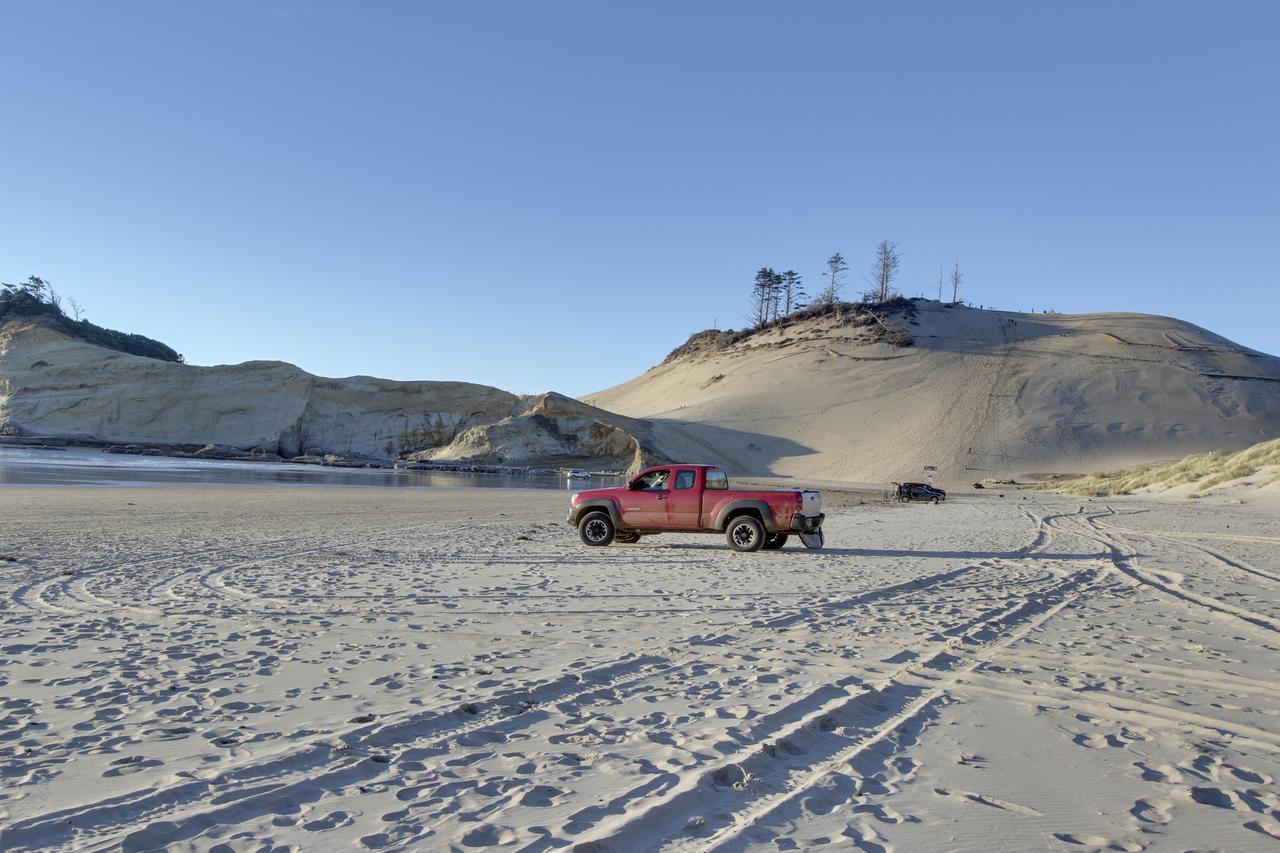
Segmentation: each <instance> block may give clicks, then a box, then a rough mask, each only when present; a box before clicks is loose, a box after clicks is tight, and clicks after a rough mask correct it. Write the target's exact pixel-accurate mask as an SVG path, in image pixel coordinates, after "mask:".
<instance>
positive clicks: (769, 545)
mask: <svg viewBox="0 0 1280 853" xmlns="http://www.w3.org/2000/svg"><path fill="white" fill-rule="evenodd" d="M786 544H787V534H785V533H770V534H768V535H766V536H765V537H764V544H763V545H761V546H760V550H762V551H777V550H780V549H781V548H782V546H783V545H786Z"/></svg>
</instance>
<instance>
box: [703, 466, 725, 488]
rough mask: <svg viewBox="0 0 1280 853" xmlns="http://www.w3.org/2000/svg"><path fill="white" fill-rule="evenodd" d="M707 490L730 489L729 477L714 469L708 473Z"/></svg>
mask: <svg viewBox="0 0 1280 853" xmlns="http://www.w3.org/2000/svg"><path fill="white" fill-rule="evenodd" d="M707 488H708V489H727V488H729V475H728V474H726V473H725V472H723V471H721V470H719V469H718V468H712V469H710V470H708V471H707Z"/></svg>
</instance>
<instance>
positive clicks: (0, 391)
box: [0, 320, 647, 468]
mask: <svg viewBox="0 0 1280 853" xmlns="http://www.w3.org/2000/svg"><path fill="white" fill-rule="evenodd" d="M553 398H554V399H553ZM607 416H608V413H605V412H600V411H599V410H595V409H591V407H589V406H584V405H583V404H581V403H578V402H576V401H574V400H570V399H568V398H566V397H561V396H560V395H542V396H541V397H533V398H527V397H524V398H522V397H518V396H516V395H515V394H510V393H508V392H506V391H502V390H500V389H497V388H491V387H488V386H485V385H474V384H471V383H466V382H394V381H390V380H385V379H375V378H372V377H367V376H355V377H350V378H346V379H325V378H322V377H318V376H313V375H311V374H309V373H307V372H306V371H304V370H301V369H299V368H297V367H295V366H293V365H291V364H285V363H283V362H267V361H253V362H246V363H244V364H237V365H227V366H218V367H194V366H190V365H184V364H173V363H169V362H163V361H156V360H154V359H148V358H139V357H137V356H131V355H126V354H123V353H118V352H114V351H112V350H106V349H102V348H100V347H96V346H93V345H91V344H87V343H84V342H83V341H79V340H76V339H74V338H71V337H68V336H67V335H65V334H63V333H62V332H60V331H57V330H54V329H51V328H49V327H48V326H45V325H43V324H42V323H40V322H39V321H32V320H19V321H10V322H8V323H5V324H4V325H2V326H0V431H3V432H7V433H9V434H18V435H23V434H29V435H41V436H56V437H60V438H66V439H71V440H91V441H100V442H111V443H121V444H124V443H135V444H148V443H154V444H191V445H195V444H218V445H226V446H228V447H233V448H240V449H246V450H250V449H252V450H259V451H264V452H267V453H275V454H278V455H280V456H283V457H294V456H299V455H303V454H308V455H320V454H326V453H331V454H339V455H342V456H349V457H350V456H355V457H370V458H375V459H382V460H394V459H400V458H416V459H449V460H467V461H473V462H478V463H484V464H511V465H533V464H553V463H557V462H560V463H564V464H580V463H592V464H599V465H606V466H610V467H622V468H626V467H629V466H630V465H632V464H633V463H634V462H635V460H636V459H637V458H647V457H645V454H644V452H643V451H641V450H640V447H641V444H642V443H644V441H645V436H644V435H643V434H644V433H647V425H646V424H645V423H644V422H642V421H633V420H632V419H629V418H616V419H614V420H616V423H609V422H607V420H608V417H607ZM601 418H605V420H601ZM627 425H630V427H631V429H633V430H635V431H636V433H641V435H637V434H636V433H633V432H632V431H631V430H629V429H628V426H627ZM637 454H639V456H638V455H637Z"/></svg>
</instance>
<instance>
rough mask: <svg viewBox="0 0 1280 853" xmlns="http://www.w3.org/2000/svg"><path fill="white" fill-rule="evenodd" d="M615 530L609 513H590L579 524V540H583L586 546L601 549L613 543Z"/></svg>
mask: <svg viewBox="0 0 1280 853" xmlns="http://www.w3.org/2000/svg"><path fill="white" fill-rule="evenodd" d="M613 537H614V528H613V519H612V518H610V517H609V513H607V512H600V511H599V510H597V511H596V512H589V513H587V514H586V515H584V516H583V517H582V520H581V521H579V522H578V538H579V539H581V540H582V543H583V544H584V545H591V546H593V547H599V546H601V545H608V544H609V543H610V542H612V541H613Z"/></svg>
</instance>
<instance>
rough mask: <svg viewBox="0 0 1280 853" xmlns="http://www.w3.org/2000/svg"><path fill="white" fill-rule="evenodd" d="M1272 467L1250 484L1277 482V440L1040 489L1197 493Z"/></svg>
mask: <svg viewBox="0 0 1280 853" xmlns="http://www.w3.org/2000/svg"><path fill="white" fill-rule="evenodd" d="M1272 468H1274V469H1275V470H1272V471H1270V472H1269V474H1268V476H1267V477H1266V479H1265V480H1264V481H1263V482H1260V483H1256V484H1254V485H1256V486H1258V487H1259V488H1261V487H1263V486H1266V485H1269V484H1271V483H1273V482H1276V481H1277V480H1280V438H1275V439H1272V440H1270V441H1264V442H1262V443H1261V444H1255V445H1254V446H1253V447H1249V448H1246V449H1245V450H1241V451H1237V452H1234V453H1233V452H1230V451H1223V450H1219V451H1213V452H1211V453H1197V454H1195V455H1193V456H1188V457H1186V458H1185V459H1180V460H1178V461H1177V462H1165V463H1158V464H1155V465H1147V466H1144V467H1141V468H1130V469H1126V470H1121V471H1110V472H1104V473H1098V474H1088V475H1086V476H1083V477H1079V478H1077V479H1074V480H1067V481H1066V482H1056V483H1046V484H1044V486H1042V488H1044V489H1047V490H1050V491H1055V492H1058V493H1059V494H1064V495H1082V496H1086V497H1108V496H1111V495H1129V494H1133V493H1134V492H1137V491H1142V490H1144V489H1152V490H1155V491H1161V492H1163V491H1167V490H1168V489H1172V488H1176V487H1178V486H1185V485H1187V484H1189V483H1194V484H1195V486H1196V488H1195V492H1194V494H1201V493H1203V492H1205V491H1207V490H1209V489H1212V488H1214V487H1215V486H1220V485H1222V484H1223V483H1229V482H1231V481H1232V480H1239V479H1241V478H1244V477H1252V476H1253V475H1255V474H1257V473H1258V472H1260V471H1265V470H1267V469H1272Z"/></svg>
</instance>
